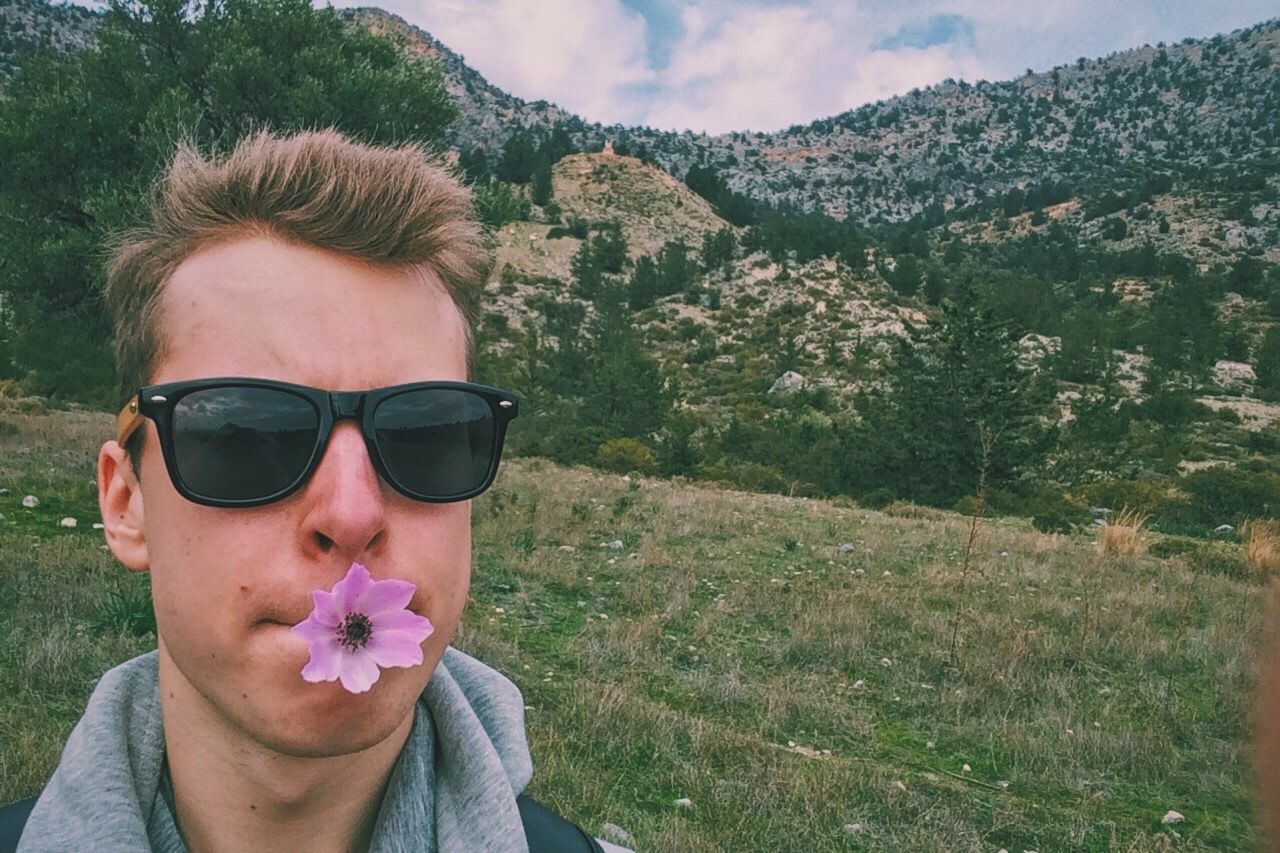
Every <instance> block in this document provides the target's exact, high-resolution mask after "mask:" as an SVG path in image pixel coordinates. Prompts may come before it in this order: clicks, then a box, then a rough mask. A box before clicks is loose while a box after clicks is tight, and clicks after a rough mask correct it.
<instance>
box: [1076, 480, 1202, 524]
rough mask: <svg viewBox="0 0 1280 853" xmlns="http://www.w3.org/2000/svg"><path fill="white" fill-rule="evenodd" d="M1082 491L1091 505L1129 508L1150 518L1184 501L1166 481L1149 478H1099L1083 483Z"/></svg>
mask: <svg viewBox="0 0 1280 853" xmlns="http://www.w3.org/2000/svg"><path fill="white" fill-rule="evenodd" d="M1081 494H1082V496H1083V497H1084V498H1085V500H1087V501H1088V502H1089V503H1090V504H1092V505H1093V506H1100V507H1106V508H1108V509H1111V510H1114V511H1116V512H1120V511H1122V510H1124V509H1132V510H1136V511H1138V512H1142V513H1145V514H1146V515H1148V516H1150V517H1151V518H1153V519H1160V518H1164V517H1166V516H1168V515H1170V514H1171V512H1172V511H1174V510H1176V508H1177V507H1178V505H1180V504H1182V503H1183V501H1182V500H1181V499H1180V497H1179V496H1178V495H1177V494H1176V493H1175V492H1174V491H1173V490H1172V489H1171V488H1170V487H1169V486H1168V485H1167V484H1166V483H1165V482H1160V481H1152V480H1102V481H1100V482H1097V483H1090V484H1089V485H1087V486H1085V487H1084V488H1083V489H1082V490H1081Z"/></svg>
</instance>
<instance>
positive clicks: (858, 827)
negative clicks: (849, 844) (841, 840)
mask: <svg viewBox="0 0 1280 853" xmlns="http://www.w3.org/2000/svg"><path fill="white" fill-rule="evenodd" d="M844 831H845V832H847V833H849V834H850V835H857V834H858V833H860V832H862V824H861V823H857V822H855V823H846V824H845V825H844Z"/></svg>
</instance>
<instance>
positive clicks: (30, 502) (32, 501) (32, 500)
mask: <svg viewBox="0 0 1280 853" xmlns="http://www.w3.org/2000/svg"><path fill="white" fill-rule="evenodd" d="M22 505H23V506H25V507H26V508H27V509H31V508H32V507H37V506H40V499H39V498H38V497H36V496H35V495H27V496H26V497H25V498H23V499H22Z"/></svg>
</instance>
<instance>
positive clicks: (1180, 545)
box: [1147, 536, 1204, 560]
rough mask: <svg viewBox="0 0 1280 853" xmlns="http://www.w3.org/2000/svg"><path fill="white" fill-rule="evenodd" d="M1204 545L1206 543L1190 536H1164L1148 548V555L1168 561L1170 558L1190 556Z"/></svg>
mask: <svg viewBox="0 0 1280 853" xmlns="http://www.w3.org/2000/svg"><path fill="white" fill-rule="evenodd" d="M1202 544H1204V543H1202V542H1201V541H1200V540H1198V539H1193V538H1191V537H1190V536H1163V537H1161V538H1160V539H1157V540H1156V541H1155V542H1152V543H1151V544H1150V545H1148V546H1147V553H1148V554H1150V555H1151V556H1153V557H1159V558H1160V559H1162V560H1167V559H1169V558H1170V557H1180V556H1182V555H1184V554H1190V553H1191V552H1192V551H1195V550H1196V549H1197V548H1199V547H1200V546H1201V545H1202Z"/></svg>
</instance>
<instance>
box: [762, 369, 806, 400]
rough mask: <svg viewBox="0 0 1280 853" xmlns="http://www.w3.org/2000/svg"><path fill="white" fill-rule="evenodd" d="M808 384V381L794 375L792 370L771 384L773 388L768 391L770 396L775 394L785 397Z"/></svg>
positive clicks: (796, 374)
mask: <svg viewBox="0 0 1280 853" xmlns="http://www.w3.org/2000/svg"><path fill="white" fill-rule="evenodd" d="M807 384H808V380H807V379H805V378H804V377H803V376H801V375H800V374H799V373H796V372H795V371H794V370H788V371H787V372H786V373H784V374H782V375H781V376H779V377H778V378H777V379H776V380H775V381H774V383H773V387H771V388H770V389H769V393H770V394H777V395H779V396H782V397H785V396H787V395H788V394H794V393H795V392H797V391H799V390H800V389H802V388H804V386H805V385H807Z"/></svg>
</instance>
